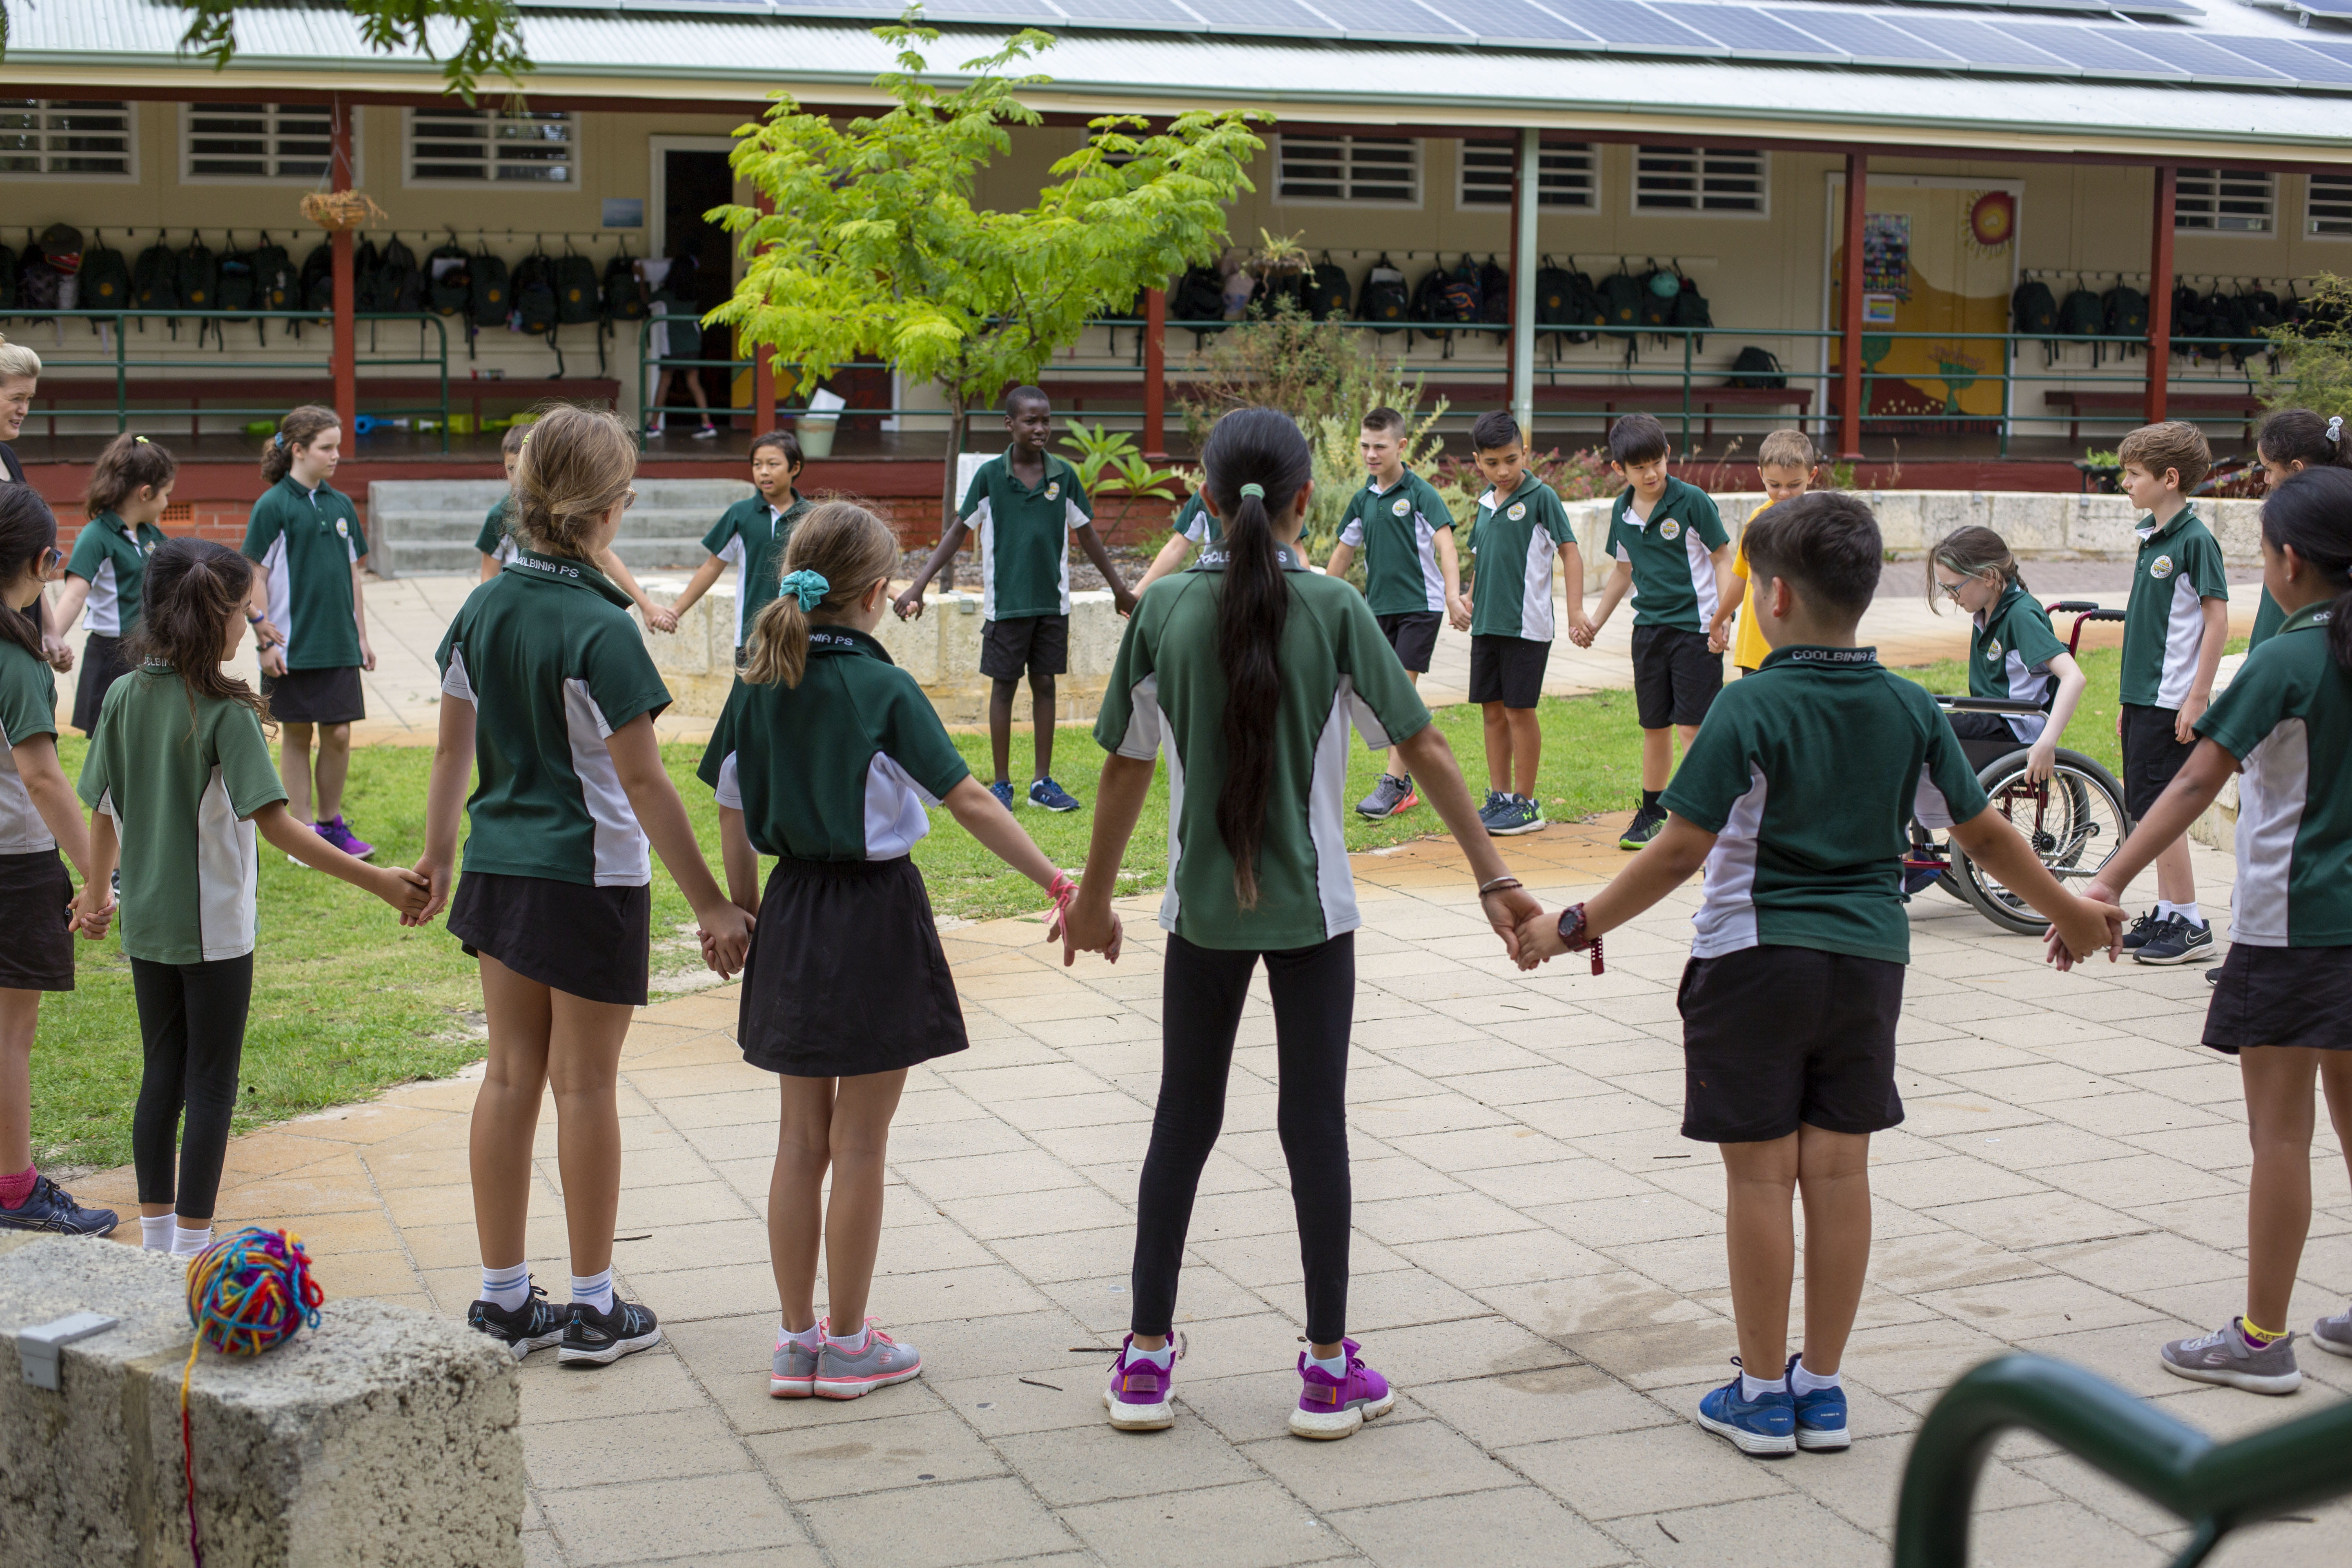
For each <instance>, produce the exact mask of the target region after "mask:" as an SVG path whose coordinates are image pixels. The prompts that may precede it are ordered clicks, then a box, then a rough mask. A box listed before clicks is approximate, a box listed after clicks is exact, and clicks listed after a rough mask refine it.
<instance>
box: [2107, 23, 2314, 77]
mask: <svg viewBox="0 0 2352 1568" xmlns="http://www.w3.org/2000/svg"><path fill="white" fill-rule="evenodd" d="M2091 30H2092V31H2093V32H2095V33H2096V34H2098V35H2099V36H2100V37H2103V38H2112V39H2114V40H2115V41H2116V43H2119V44H2121V45H2123V46H2124V47H2126V48H2128V49H2137V50H2141V51H2143V52H2152V51H2154V50H2157V49H2161V50H2163V51H2164V58H2166V59H2167V60H2169V61H2170V62H2171V63H2172V64H2174V65H2176V66H2179V68H2181V69H2182V70H2185V71H2187V72H2188V73H2189V75H2190V76H2191V77H2193V78H2195V79H2197V80H2199V81H2252V82H2261V83H2263V84H2265V85H2267V86H2270V87H2279V86H2282V85H2284V83H2285V82H2286V81H2287V78H2286V77H2285V76H2284V75H2282V74H2281V73H2279V72H2277V71H2274V70H2272V69H2270V68H2267V67H2265V66H2263V65H2261V64H2259V63H2257V62H2256V61H2253V60H2250V59H2247V58H2244V57H2242V56H2240V55H2236V54H2232V53H2231V51H2230V50H2229V49H2228V48H2226V47H2222V44H2221V41H2219V40H2216V39H2215V38H2214V37H2213V36H2212V35H2211V34H2210V33H2207V34H2197V33H2189V32H2184V31H2182V30H2180V29H2179V28H2175V27H2168V28H2165V29H2164V30H2163V31H2162V32H2154V31H2151V30H2150V29H2148V28H2147V27H2094V28H2092V29H2091ZM2228 41H2229V42H2231V43H2235V42H2236V41H2237V40H2236V39H2234V38H2233V39H2230V40H2228Z"/></svg>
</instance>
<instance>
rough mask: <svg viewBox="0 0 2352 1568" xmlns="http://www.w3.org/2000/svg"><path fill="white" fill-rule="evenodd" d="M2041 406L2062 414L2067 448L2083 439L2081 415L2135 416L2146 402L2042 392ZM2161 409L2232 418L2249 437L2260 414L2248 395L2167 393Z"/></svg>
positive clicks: (2130, 396) (2118, 395)
mask: <svg viewBox="0 0 2352 1568" xmlns="http://www.w3.org/2000/svg"><path fill="white" fill-rule="evenodd" d="M2042 406H2043V407H2045V408H2063V409H2064V410H2065V411H2066V439H2067V441H2068V442H2069V443H2070V444H2071V443H2073V442H2075V441H2079V440H2081V439H2082V438H2083V416H2084V415H2101V414H2121V415H2129V416H2137V415H2138V414H2139V412H2140V410H2141V409H2143V408H2145V407H2146V406H2147V399H2146V398H2145V397H2144V396H2143V395H2141V394H2139V393H2137V392H2045V393H2043V394H2042ZM2164 407H2165V412H2166V413H2168V414H2169V415H2171V416H2173V417H2174V418H2180V417H2182V416H2194V415H2199V414H2209V415H2220V416H2225V417H2226V416H2230V415H2235V416H2238V417H2239V418H2240V419H2242V420H2244V421H2245V429H2244V434H2246V435H2249V436H2251V435H2252V433H2253V427H2254V416H2256V415H2257V414H2260V413H2261V412H2262V411H2263V400H2262V399H2261V398H2259V397H2256V396H2255V395H2253V394H2252V393H2251V392H2168V393H2166V394H2165V395H2164Z"/></svg>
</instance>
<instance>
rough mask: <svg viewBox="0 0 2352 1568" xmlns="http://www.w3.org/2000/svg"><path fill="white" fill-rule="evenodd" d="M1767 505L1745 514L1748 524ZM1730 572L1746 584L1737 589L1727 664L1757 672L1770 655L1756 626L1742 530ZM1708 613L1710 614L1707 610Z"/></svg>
mask: <svg viewBox="0 0 2352 1568" xmlns="http://www.w3.org/2000/svg"><path fill="white" fill-rule="evenodd" d="M1771 504H1772V503H1771V502H1770V501H1769V500H1768V501H1766V502H1765V503H1764V505H1763V506H1759V507H1758V508H1757V509H1756V510H1754V511H1751V512H1749V513H1748V521H1749V522H1750V523H1752V522H1754V521H1756V520H1757V519H1758V518H1759V517H1762V516H1763V515H1764V511H1765V508H1766V507H1769V506H1770V505H1771ZM1731 569H1732V570H1733V571H1734V572H1736V573H1738V574H1739V575H1740V577H1741V578H1742V579H1743V580H1744V581H1745V582H1746V583H1747V584H1748V586H1747V587H1745V588H1743V589H1741V590H1740V594H1739V620H1738V624H1737V625H1736V626H1733V627H1732V632H1731V662H1732V663H1733V664H1735V665H1737V666H1738V667H1739V668H1741V669H1761V668H1763V667H1764V660H1765V659H1766V658H1767V657H1769V655H1770V654H1771V652H1772V645H1771V644H1770V643H1768V642H1766V641H1765V640H1764V628H1763V627H1762V626H1758V625H1757V624H1756V579H1755V578H1753V577H1750V576H1748V533H1747V531H1746V529H1744V528H1743V529H1742V530H1741V531H1740V535H1739V548H1738V550H1737V551H1736V552H1733V554H1732V557H1731ZM1708 614H1709V615H1710V616H1711V615H1713V614H1714V612H1713V611H1712V610H1710V611H1709V612H1708Z"/></svg>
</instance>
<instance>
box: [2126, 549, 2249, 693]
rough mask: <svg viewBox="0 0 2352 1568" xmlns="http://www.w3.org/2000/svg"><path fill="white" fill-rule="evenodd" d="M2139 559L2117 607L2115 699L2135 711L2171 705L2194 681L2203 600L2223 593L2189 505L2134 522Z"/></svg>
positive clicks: (2219, 566) (2224, 575)
mask: <svg viewBox="0 0 2352 1568" xmlns="http://www.w3.org/2000/svg"><path fill="white" fill-rule="evenodd" d="M2138 532H2139V556H2138V559H2137V561H2135V562H2134V563H2133V564H2132V585H2131V596H2130V598H2129V599H2127V600H2126V602H2125V604H2124V658H2123V681H2122V695H2123V700H2125V701H2126V702H2129V703H2132V704H2134V705H2136V706H2137V707H2141V708H2178V707H2179V706H2180V704H2181V703H2182V702H2183V701H2185V700H2187V699H2188V696H2189V685H2190V683H2191V682H2193V681H2194V680H2195V679H2197V650H2198V648H2199V647H2200V646H2201V645H2202V644H2203V642H2204V640H2205V605H2204V601H2205V600H2207V599H2227V598H2228V597H2229V596H2230V576H2229V573H2228V571H2227V569H2226V568H2225V567H2224V565H2223V563H2222V560H2221V545H2220V544H2219V543H2217V542H2215V540H2214V538H2213V535H2212V534H2211V532H2210V531H2208V530H2207V529H2206V527H2205V524H2204V522H2203V521H2202V520H2201V519H2200V518H2199V517H2198V515H2197V509H2196V508H2195V507H2182V508H2181V509H2180V510H2179V512H2177V513H2175V514H2174V516H2173V519H2172V521H2170V522H2168V523H2166V524H2165V525H2164V526H2163V527H2162V528H2158V526H2157V525H2156V519H2155V518H2154V517H2153V516H2149V517H2144V518H2142V519H2140V520H2139V528H2138Z"/></svg>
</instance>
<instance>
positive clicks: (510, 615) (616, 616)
mask: <svg viewBox="0 0 2352 1568" xmlns="http://www.w3.org/2000/svg"><path fill="white" fill-rule="evenodd" d="M628 604H629V596H628V595H626V594H624V593H622V592H621V590H620V589H618V588H616V587H614V585H613V584H612V582H611V580H610V579H608V578H607V577H605V575H604V574H603V573H602V572H599V571H597V570H596V568H594V567H593V566H591V565H589V564H587V563H585V562H581V561H572V560H569V559H566V558H564V557H562V556H553V555H541V554H540V553H538V552H536V551H531V550H521V551H518V552H516V555H515V558H514V559H513V560H512V561H509V562H508V563H507V564H506V565H505V566H504V567H503V568H501V569H500V571H499V574H498V575H497V576H495V577H493V578H491V579H490V580H489V581H488V582H487V583H485V584H482V585H481V586H480V587H478V588H477V589H475V590H474V591H473V592H472V593H471V594H469V595H467V597H466V603H465V604H464V605H462V606H461V607H460V608H459V609H458V611H457V618H456V619H455V620H453V621H451V622H450V623H449V630H448V633H447V635H446V636H445V637H442V639H441V647H440V651H439V653H438V654H437V655H436V658H438V659H439V661H440V666H441V690H442V693H443V695H444V696H446V697H452V698H456V699H457V700H459V701H462V702H470V703H472V704H473V705H474V752H475V758H476V763H477V766H478V769H479V772H480V778H479V781H478V783H477V784H475V786H474V793H473V795H471V796H470V797H468V798H467V802H466V813H467V819H468V821H469V822H470V823H471V824H472V828H471V831H470V832H469V834H468V835H467V839H466V869H467V870H468V871H486V872H491V873H495V874H497V875H500V876H508V877H543V878H547V879H551V880H553V881H558V882H573V883H577V884H579V885H580V886H583V887H596V888H638V887H643V886H645V885H646V882H648V881H650V880H651V879H652V877H653V858H652V846H651V845H650V843H648V841H647V840H646V835H645V830H644V829H643V828H641V827H639V826H637V814H636V812H635V810H634V809H632V808H631V806H630V805H629V796H628V792H627V791H625V790H624V789H623V788H622V787H621V779H620V774H619V772H618V771H617V770H616V769H615V768H614V766H613V756H612V752H610V751H608V750H607V749H606V748H605V745H604V738H605V737H606V736H607V735H610V734H611V733H612V732H613V731H615V730H617V729H619V728H620V727H621V726H622V725H624V724H626V723H627V722H629V721H631V720H632V719H635V718H636V717H637V715H639V714H640V713H654V714H658V713H659V712H660V711H661V710H663V709H665V708H667V707H668V706H669V689H668V688H667V687H666V686H664V685H663V684H662V679H661V677H660V676H659V675H658V674H657V673H656V672H655V669H654V661H653V658H652V657H651V656H650V655H648V654H647V653H646V641H645V637H644V636H643V635H642V634H641V633H640V632H639V631H638V630H637V626H636V623H635V621H632V620H631V619H629V615H628V608H627V606H628Z"/></svg>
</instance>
